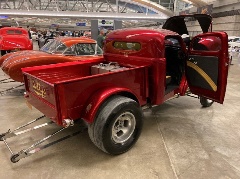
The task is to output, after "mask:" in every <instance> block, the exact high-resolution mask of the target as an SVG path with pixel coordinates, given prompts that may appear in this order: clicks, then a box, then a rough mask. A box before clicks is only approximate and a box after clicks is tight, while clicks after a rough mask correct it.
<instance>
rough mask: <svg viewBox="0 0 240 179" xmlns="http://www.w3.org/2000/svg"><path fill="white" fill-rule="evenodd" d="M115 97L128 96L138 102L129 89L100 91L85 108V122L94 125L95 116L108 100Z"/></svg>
mask: <svg viewBox="0 0 240 179" xmlns="http://www.w3.org/2000/svg"><path fill="white" fill-rule="evenodd" d="M113 95H122V96H127V97H129V98H132V99H133V100H135V101H136V102H138V100H137V97H136V96H135V95H134V94H133V92H132V91H130V90H129V89H127V88H107V89H106V88H105V89H100V90H98V91H97V92H96V93H94V95H93V96H91V97H90V99H89V100H88V102H87V103H86V106H85V107H84V108H83V110H84V111H83V114H84V115H83V120H85V121H86V122H87V123H92V122H93V120H94V118H95V115H96V114H97V112H98V109H99V108H100V107H101V105H102V104H103V103H104V102H105V101H106V99H108V98H109V97H111V96H113Z"/></svg>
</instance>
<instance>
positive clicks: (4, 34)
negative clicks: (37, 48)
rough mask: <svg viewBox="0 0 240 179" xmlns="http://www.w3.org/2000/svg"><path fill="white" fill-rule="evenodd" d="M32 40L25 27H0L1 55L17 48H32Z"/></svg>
mask: <svg viewBox="0 0 240 179" xmlns="http://www.w3.org/2000/svg"><path fill="white" fill-rule="evenodd" d="M32 49H33V44H32V40H31V39H30V38H29V33H28V31H27V30H26V29H23V28H20V27H3V28H1V29H0V50H1V55H2V56H3V55H5V54H6V53H7V52H12V51H18V50H32Z"/></svg>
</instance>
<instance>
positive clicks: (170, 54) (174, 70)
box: [165, 37, 185, 94]
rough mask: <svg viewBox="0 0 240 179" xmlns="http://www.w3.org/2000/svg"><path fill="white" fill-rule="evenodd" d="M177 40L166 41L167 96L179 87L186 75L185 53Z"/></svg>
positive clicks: (169, 39) (167, 39)
mask: <svg viewBox="0 0 240 179" xmlns="http://www.w3.org/2000/svg"><path fill="white" fill-rule="evenodd" d="M180 44H181V43H180V42H179V40H178V39H177V38H174V37H167V38H166V39H165V58H166V90H165V94H167V93H169V92H171V91H172V90H174V89H176V88H178V87H179V85H180V82H181V79H182V75H183V73H184V60H185V59H184V57H185V55H184V54H185V52H184V51H183V50H182V47H181V45H180Z"/></svg>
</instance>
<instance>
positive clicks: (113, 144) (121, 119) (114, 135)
mask: <svg viewBox="0 0 240 179" xmlns="http://www.w3.org/2000/svg"><path fill="white" fill-rule="evenodd" d="M142 118H143V115H142V111H141V108H140V106H139V104H138V103H137V102H136V101H134V100H132V99H130V98H127V97H123V96H113V97H111V98H109V99H108V100H106V101H105V102H104V103H103V105H102V106H101V107H100V108H99V111H98V113H97V115H96V117H95V120H94V122H93V123H92V124H90V125H89V126H88V133H89V137H90V139H91V140H92V142H93V143H94V144H95V145H96V146H97V147H98V148H99V149H101V150H102V151H104V152H106V153H109V154H112V155H118V154H122V153H124V152H126V151H128V150H129V149H130V148H131V147H132V146H133V145H134V144H135V143H136V141H137V140H138V138H139V136H140V134H141V130H142V125H143V119H142Z"/></svg>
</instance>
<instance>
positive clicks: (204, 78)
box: [186, 32, 229, 104]
mask: <svg viewBox="0 0 240 179" xmlns="http://www.w3.org/2000/svg"><path fill="white" fill-rule="evenodd" d="M228 68H229V56H228V36H227V34H226V33H225V32H207V33H203V34H199V35H197V36H195V37H194V38H193V39H192V41H191V44H190V48H189V50H188V58H187V63H186V77H187V81H188V85H189V88H190V90H191V92H192V93H193V94H196V95H199V96H203V97H206V98H208V99H211V100H213V101H216V102H218V103H221V104H222V103H223V101H224V96H225V92H226V85H227V76H228Z"/></svg>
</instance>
